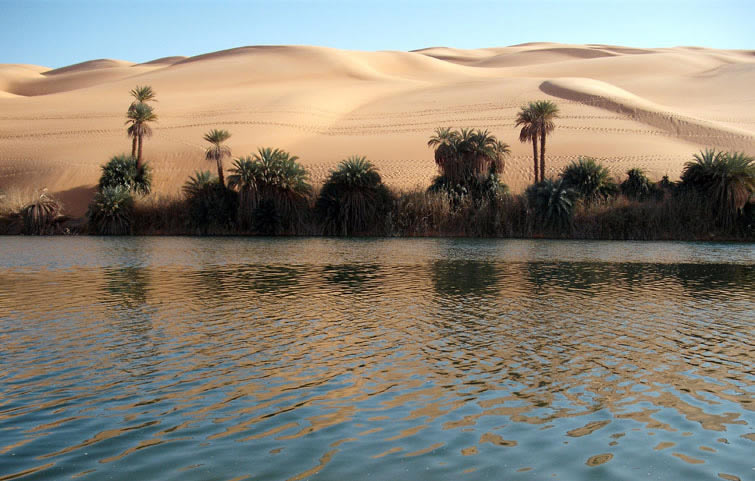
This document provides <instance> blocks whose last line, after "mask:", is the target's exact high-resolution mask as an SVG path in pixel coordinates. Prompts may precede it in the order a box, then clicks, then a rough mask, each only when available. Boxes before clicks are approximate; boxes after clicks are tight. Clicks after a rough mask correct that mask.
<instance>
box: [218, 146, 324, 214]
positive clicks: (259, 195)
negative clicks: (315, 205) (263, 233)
mask: <svg viewBox="0 0 755 481" xmlns="http://www.w3.org/2000/svg"><path fill="white" fill-rule="evenodd" d="M298 160H299V158H298V157H296V156H294V155H291V154H289V153H288V152H286V151H284V150H281V149H271V148H269V147H265V148H260V149H258V151H257V153H256V154H254V155H253V156H248V157H242V158H239V159H236V160H235V161H234V167H233V168H232V169H231V172H232V173H233V174H232V175H230V176H229V177H228V186H229V187H231V188H232V189H236V190H238V191H239V193H240V194H241V202H242V204H241V209H240V215H241V216H242V217H243V219H242V221H243V222H248V221H252V220H253V218H254V217H255V209H257V207H259V205H260V204H261V203H262V202H263V201H265V209H266V210H271V209H274V210H275V212H276V214H277V217H278V218H279V219H280V221H281V226H282V227H291V226H293V225H294V224H296V223H298V222H300V221H301V220H302V217H303V216H302V211H303V210H304V209H305V208H308V207H307V206H308V203H309V198H310V195H311V193H312V187H311V186H310V185H309V183H308V178H309V174H308V173H307V170H306V169H305V168H304V167H303V166H302V165H301V164H299V162H298ZM257 217H259V216H257Z"/></svg>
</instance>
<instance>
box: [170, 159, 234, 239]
mask: <svg viewBox="0 0 755 481" xmlns="http://www.w3.org/2000/svg"><path fill="white" fill-rule="evenodd" d="M182 190H183V193H184V195H185V196H186V207H187V210H188V223H189V225H190V226H191V227H193V228H196V229H198V230H199V232H200V233H202V234H205V233H208V232H210V231H211V230H213V229H214V230H215V231H216V232H217V231H218V230H219V231H220V232H223V231H225V230H226V229H227V228H228V227H229V226H230V225H232V223H233V219H234V216H235V214H236V210H237V208H238V197H237V195H236V193H235V192H233V191H231V190H229V189H227V188H226V187H225V186H223V185H221V184H220V181H219V180H218V178H217V177H214V176H213V175H212V174H211V173H210V172H209V171H207V170H205V171H199V172H195V173H194V175H193V176H191V177H189V180H187V181H186V183H185V184H184V186H183V189H182Z"/></svg>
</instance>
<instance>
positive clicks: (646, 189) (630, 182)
mask: <svg viewBox="0 0 755 481" xmlns="http://www.w3.org/2000/svg"><path fill="white" fill-rule="evenodd" d="M620 188H621V193H622V194H624V195H625V196H627V197H628V198H630V199H637V200H644V199H647V198H648V197H649V196H650V194H651V193H652V192H653V190H654V189H655V186H654V185H653V184H652V182H650V179H648V177H647V175H645V171H643V170H642V169H638V168H634V169H629V170H628V171H627V178H626V180H624V182H622V183H621V186H620Z"/></svg>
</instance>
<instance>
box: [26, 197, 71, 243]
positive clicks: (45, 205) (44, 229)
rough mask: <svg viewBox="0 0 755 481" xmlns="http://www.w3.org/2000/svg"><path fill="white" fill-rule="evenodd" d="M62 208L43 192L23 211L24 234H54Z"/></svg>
mask: <svg viewBox="0 0 755 481" xmlns="http://www.w3.org/2000/svg"><path fill="white" fill-rule="evenodd" d="M61 210H62V206H61V205H60V203H59V202H58V201H57V200H55V199H53V198H52V197H50V196H48V195H47V192H44V191H43V192H42V193H41V194H40V195H39V196H38V197H37V198H35V199H34V200H33V201H32V202H30V203H28V204H26V205H25V206H24V207H23V209H21V218H22V219H23V233H24V234H33V235H44V234H52V233H53V232H54V230H55V226H56V223H57V221H58V220H59V217H60V213H61Z"/></svg>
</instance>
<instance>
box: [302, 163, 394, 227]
mask: <svg viewBox="0 0 755 481" xmlns="http://www.w3.org/2000/svg"><path fill="white" fill-rule="evenodd" d="M390 206H391V195H390V192H389V191H388V189H387V188H386V187H385V185H384V184H383V181H382V179H381V178H380V174H379V173H378V171H377V169H376V168H375V166H374V165H373V164H372V163H371V162H369V161H368V160H367V159H366V158H365V157H359V156H352V157H349V158H348V159H346V160H343V161H341V163H340V164H339V165H338V168H337V169H336V170H334V171H332V172H331V173H330V177H329V178H328V180H327V181H326V182H325V184H324V185H323V187H322V190H321V191H320V196H319V197H318V199H317V203H316V204H315V208H316V210H317V212H318V214H319V215H320V216H321V217H322V218H323V220H324V223H325V232H326V233H332V234H341V235H349V234H353V233H360V232H362V233H363V232H366V231H367V230H369V229H370V228H372V229H374V228H375V227H377V228H379V227H380V224H381V222H380V221H381V220H382V219H384V218H385V215H386V214H387V213H388V212H389V211H390Z"/></svg>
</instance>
